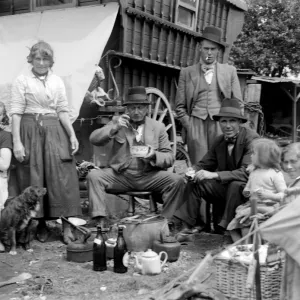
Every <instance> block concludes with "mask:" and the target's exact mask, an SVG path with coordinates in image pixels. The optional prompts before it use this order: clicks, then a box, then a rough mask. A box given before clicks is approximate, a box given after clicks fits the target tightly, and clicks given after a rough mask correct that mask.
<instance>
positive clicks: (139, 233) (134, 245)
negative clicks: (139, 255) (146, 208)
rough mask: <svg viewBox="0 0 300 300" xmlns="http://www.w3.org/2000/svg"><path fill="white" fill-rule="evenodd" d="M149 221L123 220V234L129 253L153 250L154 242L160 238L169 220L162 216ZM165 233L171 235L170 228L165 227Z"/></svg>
mask: <svg viewBox="0 0 300 300" xmlns="http://www.w3.org/2000/svg"><path fill="white" fill-rule="evenodd" d="M150 218H151V219H150ZM150 218H147V219H144V220H143V219H140V220H139V219H137V218H135V219H134V220H130V218H127V220H123V221H122V223H121V224H123V225H125V226H126V228H124V231H123V234H124V239H125V242H126V245H127V249H128V251H135V252H141V251H146V250H147V249H152V246H153V241H154V240H156V239H158V238H159V234H160V232H161V230H162V227H163V226H164V225H165V224H167V219H165V218H163V217H161V216H158V215H157V216H153V217H150ZM164 232H165V233H166V234H168V233H169V229H168V227H164Z"/></svg>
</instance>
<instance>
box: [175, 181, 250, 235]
mask: <svg viewBox="0 0 300 300" xmlns="http://www.w3.org/2000/svg"><path fill="white" fill-rule="evenodd" d="M245 185H246V183H245V182H242V181H232V182H230V183H228V184H222V183H221V182H220V181H217V180H204V181H201V182H200V183H194V182H188V184H187V185H186V188H185V191H184V196H183V197H184V199H186V201H185V202H184V203H183V205H182V206H181V207H180V208H179V209H178V210H177V211H176V212H175V217H177V218H179V219H181V220H183V221H184V222H186V223H187V224H189V225H191V226H194V225H195V224H196V220H197V217H198V214H199V208H200V204H201V198H202V199H204V200H205V201H206V202H208V203H212V204H213V206H214V209H213V220H214V225H220V226H222V227H223V228H225V229H226V227H227V225H228V224H229V222H230V221H231V220H232V219H233V218H234V216H235V209H236V208H237V207H238V206H239V205H240V204H243V203H244V202H246V199H245V198H244V196H243V194H242V191H243V189H244V187H245Z"/></svg>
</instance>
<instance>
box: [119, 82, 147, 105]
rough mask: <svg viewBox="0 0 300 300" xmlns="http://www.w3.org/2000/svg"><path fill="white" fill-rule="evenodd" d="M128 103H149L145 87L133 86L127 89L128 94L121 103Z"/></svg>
mask: <svg viewBox="0 0 300 300" xmlns="http://www.w3.org/2000/svg"><path fill="white" fill-rule="evenodd" d="M130 104H148V105H149V104H150V101H149V99H148V98H147V94H146V89H145V87H143V86H134V87H132V88H129V89H128V96H127V99H126V100H125V102H124V103H123V105H130Z"/></svg>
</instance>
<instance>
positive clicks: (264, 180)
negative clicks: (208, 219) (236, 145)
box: [227, 168, 287, 230]
mask: <svg viewBox="0 0 300 300" xmlns="http://www.w3.org/2000/svg"><path fill="white" fill-rule="evenodd" d="M286 188H287V186H286V183H285V180H284V176H283V173H282V172H281V171H279V170H275V169H271V168H270V169H260V168H258V169H255V170H253V171H252V172H251V173H250V176H249V179H248V182H247V184H246V186H245V188H244V191H249V192H250V201H247V202H246V203H244V204H242V205H240V206H238V207H237V209H236V216H235V218H234V219H233V220H232V221H231V222H230V223H229V225H228V226H227V230H233V229H236V228H243V227H248V226H250V223H251V221H250V220H248V221H247V222H244V223H243V224H241V223H240V221H241V219H242V218H243V217H244V216H245V214H244V213H243V212H244V211H247V212H248V211H249V216H250V213H251V211H250V207H251V199H254V198H256V199H257V212H261V213H263V214H265V213H268V212H269V213H272V212H273V211H274V210H275V209H277V208H278V207H279V205H280V203H279V202H275V201H274V202H273V204H272V203H270V202H269V203H268V201H266V200H259V199H258V197H257V194H256V193H257V191H258V190H265V191H269V192H273V193H275V194H277V193H283V192H284V190H285V189H286ZM267 203H268V204H267ZM240 215H243V217H240Z"/></svg>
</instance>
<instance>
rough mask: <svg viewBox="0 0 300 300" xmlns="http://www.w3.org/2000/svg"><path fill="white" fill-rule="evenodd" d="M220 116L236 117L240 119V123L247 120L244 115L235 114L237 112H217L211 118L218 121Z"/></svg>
mask: <svg viewBox="0 0 300 300" xmlns="http://www.w3.org/2000/svg"><path fill="white" fill-rule="evenodd" d="M221 117H225V118H236V119H239V120H241V121H242V123H246V122H247V121H248V119H247V118H246V117H243V116H240V115H237V114H233V113H219V114H217V115H214V116H213V117H212V118H213V119H214V120H215V121H219V120H220V118H221Z"/></svg>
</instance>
